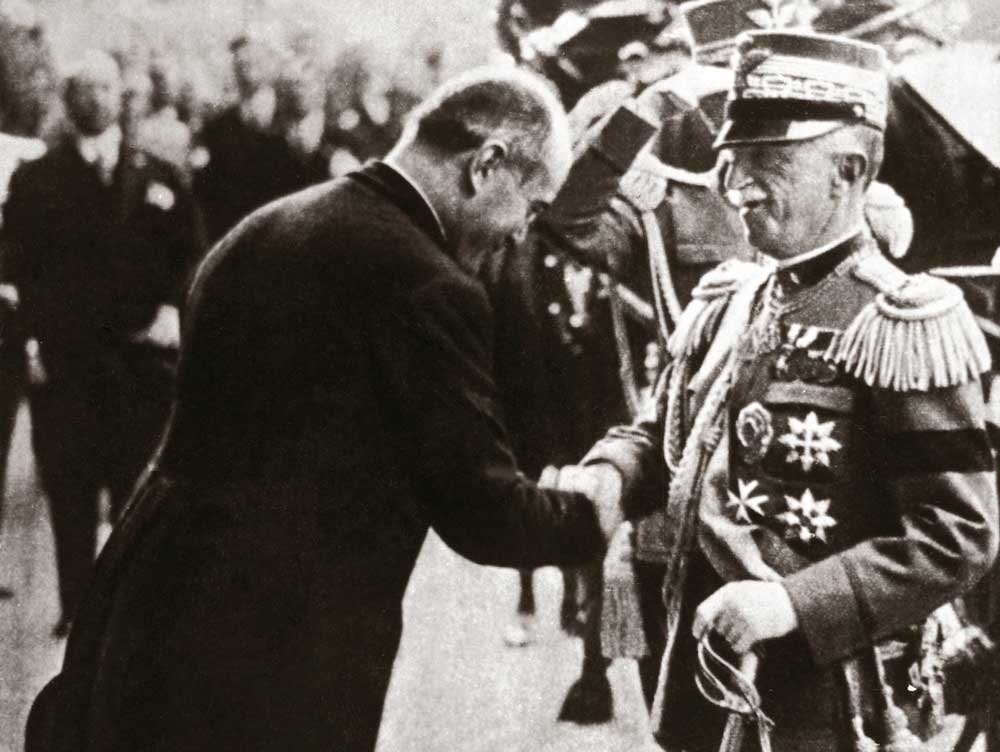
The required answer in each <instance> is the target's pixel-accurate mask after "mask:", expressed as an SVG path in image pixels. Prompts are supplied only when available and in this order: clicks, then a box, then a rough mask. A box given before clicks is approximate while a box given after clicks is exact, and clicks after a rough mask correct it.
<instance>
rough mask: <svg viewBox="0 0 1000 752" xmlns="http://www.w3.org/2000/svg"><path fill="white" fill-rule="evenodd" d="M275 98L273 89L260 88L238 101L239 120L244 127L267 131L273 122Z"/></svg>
mask: <svg viewBox="0 0 1000 752" xmlns="http://www.w3.org/2000/svg"><path fill="white" fill-rule="evenodd" d="M275 104H276V97H275V94H274V89H272V88H271V87H270V86H262V87H260V88H259V89H257V91H255V92H254V93H253V94H251V95H250V96H249V97H248V98H246V99H244V100H242V101H240V104H239V113H240V120H241V121H243V124H244V125H249V126H251V127H254V128H257V129H259V130H267V129H268V128H270V127H271V124H272V122H273V121H274V109H275Z"/></svg>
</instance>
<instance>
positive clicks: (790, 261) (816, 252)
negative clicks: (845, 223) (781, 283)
mask: <svg viewBox="0 0 1000 752" xmlns="http://www.w3.org/2000/svg"><path fill="white" fill-rule="evenodd" d="M861 230H862V228H861V227H855V228H854V229H853V230H851V231H850V232H846V233H844V234H843V235H841V236H839V237H837V238H836V239H834V240H831V241H830V242H829V243H824V244H823V245H821V246H820V247H819V248H813V249H812V250H811V251H806V252H805V253H800V254H799V255H798V256H792V257H791V258H785V259H776V260H775V264H776V265H777V267H778V268H779V269H787V268H788V267H790V266H795V265H796V264H801V263H802V262H803V261H809V260H810V259H814V258H816V257H817V256H822V255H823V254H824V253H826V252H827V251H832V250H833V249H834V248H836V247H837V246H838V245H840V244H841V243H846V242H847V241H848V240H850V239H851V238H853V237H854V236H855V235H857V234H858V233H860V232H861Z"/></svg>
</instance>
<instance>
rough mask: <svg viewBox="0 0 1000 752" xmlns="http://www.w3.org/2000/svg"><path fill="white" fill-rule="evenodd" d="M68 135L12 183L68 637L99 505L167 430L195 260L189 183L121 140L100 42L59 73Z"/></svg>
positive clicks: (62, 626)
mask: <svg viewBox="0 0 1000 752" xmlns="http://www.w3.org/2000/svg"><path fill="white" fill-rule="evenodd" d="M65 106H66V111H67V114H68V116H69V119H70V122H71V124H72V126H73V129H74V130H73V133H72V134H71V136H70V137H68V138H67V139H66V140H65V141H64V142H63V143H60V144H59V145H58V146H56V147H55V148H53V149H52V150H50V151H49V153H48V154H46V155H45V156H44V157H42V158H40V159H38V160H37V161H35V162H31V163H28V164H26V165H24V166H22V167H21V168H20V169H19V170H18V171H17V172H16V173H15V175H14V177H13V180H12V182H11V188H10V196H9V198H8V201H7V205H6V207H5V210H4V232H5V235H6V237H7V238H8V239H9V241H10V242H11V248H10V260H9V263H8V264H6V268H5V270H4V271H5V274H6V276H7V281H8V282H10V283H12V284H13V285H14V286H15V287H16V289H17V290H18V292H19V295H20V308H21V313H22V318H23V326H24V329H25V336H26V337H27V338H28V343H27V349H28V354H29V363H28V368H29V376H30V380H31V386H32V388H31V394H30V396H31V415H32V426H33V433H32V438H33V441H34V449H35V458H36V464H37V468H38V473H39V476H40V478H41V481H42V485H43V487H44V489H45V491H46V494H47V495H48V498H49V503H50V509H51V516H52V527H53V533H54V535H55V542H56V557H57V563H58V571H59V591H60V603H61V606H62V617H61V619H60V620H59V623H58V624H57V625H56V628H55V633H56V634H57V635H59V636H65V634H66V633H67V632H68V629H69V625H70V622H71V620H72V618H73V614H74V612H75V610H76V606H77V603H78V601H79V599H80V597H81V595H82V592H83V589H84V587H85V585H86V582H87V580H88V578H89V575H90V571H91V566H92V562H93V559H94V555H95V548H96V530H97V501H98V494H99V492H100V491H101V489H102V488H106V489H108V491H109V492H110V494H111V504H112V516H113V517H115V516H117V513H118V512H119V511H120V510H121V507H122V505H123V504H124V502H125V500H126V498H127V497H128V494H129V493H130V492H131V490H132V486H133V484H134V482H135V480H136V478H137V477H138V475H139V472H140V471H141V469H142V467H143V465H144V463H145V461H146V459H147V458H148V455H149V453H150V452H151V451H152V449H153V448H154V446H155V444H156V440H157V438H158V436H159V434H160V431H161V429H162V427H163V423H164V421H165V419H166V416H167V411H168V408H169V405H170V397H171V393H172V384H173V370H174V367H175V360H176V354H177V347H178V341H179V336H180V331H179V320H178V304H179V301H180V296H181V293H182V290H183V288H184V285H185V283H186V281H187V278H188V273H189V271H190V269H191V267H192V264H193V263H194V262H195V260H196V259H197V257H198V256H199V252H200V249H201V243H200V239H199V237H200V236H199V230H198V223H197V221H196V218H195V213H194V208H193V205H192V201H191V198H190V196H189V194H188V191H187V190H186V189H185V188H184V187H183V185H182V183H181V181H180V180H179V178H178V177H177V175H176V173H175V172H174V171H173V170H172V169H171V168H170V167H169V165H167V164H166V163H164V162H161V161H160V160H158V159H156V158H155V157H152V156H150V155H148V154H146V153H144V152H142V151H140V150H138V149H135V148H134V147H133V146H132V145H131V144H130V143H128V142H127V141H126V140H124V139H123V136H122V130H121V127H120V125H119V118H120V116H121V114H122V79H121V74H120V72H119V69H118V66H117V64H116V63H115V61H114V60H113V59H112V58H111V57H110V56H109V55H107V54H105V53H103V52H96V51H94V52H90V53H87V54H86V55H85V56H83V58H82V59H81V60H80V62H79V64H78V65H77V66H76V68H75V69H74V70H73V71H72V72H71V73H70V75H69V77H68V78H67V81H66V88H65Z"/></svg>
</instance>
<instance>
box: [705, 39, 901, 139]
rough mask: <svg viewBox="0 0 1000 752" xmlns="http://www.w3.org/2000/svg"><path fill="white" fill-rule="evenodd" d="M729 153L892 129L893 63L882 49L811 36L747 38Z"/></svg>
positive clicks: (739, 50) (736, 81)
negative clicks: (860, 128)
mask: <svg viewBox="0 0 1000 752" xmlns="http://www.w3.org/2000/svg"><path fill="white" fill-rule="evenodd" d="M732 66H733V87H732V89H730V92H729V98H728V101H727V102H726V121H725V123H724V124H723V126H722V131H721V132H720V133H719V137H718V139H717V140H716V142H715V147H716V148H717V149H718V148H722V147H725V146H732V145H738V144H746V143H755V142H765V143H766V142H779V143H780V142H785V141H804V140H806V139H811V138H816V137H817V136H821V135H823V134H825V133H829V132H831V131H833V130H836V129H837V128H839V127H841V126H842V125H845V124H848V123H858V124H864V125H868V126H871V127H872V128H876V129H878V130H880V131H884V130H885V123H886V115H887V112H888V101H889V79H888V63H887V60H886V55H885V51H884V50H882V48H881V47H877V46H876V45H873V44H869V43H867V42H859V41H857V40H854V39H847V38H846V37H836V36H827V35H823V34H813V33H810V32H805V31H757V32H750V33H746V34H742V35H740V37H739V38H738V39H737V43H736V53H735V55H734V56H733V62H732Z"/></svg>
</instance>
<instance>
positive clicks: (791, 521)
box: [562, 32, 997, 752]
mask: <svg viewBox="0 0 1000 752" xmlns="http://www.w3.org/2000/svg"><path fill="white" fill-rule="evenodd" d="M885 66H886V62H885V56H884V53H883V52H882V51H881V50H880V49H879V48H877V47H874V46H871V45H868V44H866V43H862V42H855V41H851V40H845V39H842V38H836V37H825V36H821V35H814V34H808V33H792V32H758V33H753V34H749V35H747V36H745V37H743V38H741V40H740V42H739V45H738V57H737V59H736V61H735V68H734V84H733V87H732V89H731V91H730V95H729V101H728V103H727V108H726V120H725V123H724V125H723V128H722V130H721V133H720V135H719V137H718V139H717V141H716V144H715V146H716V148H717V149H718V150H719V151H720V152H721V155H722V159H723V163H724V164H725V165H726V169H725V172H724V176H723V177H724V187H725V189H726V190H727V196H728V197H729V199H730V200H731V201H732V202H733V203H734V205H735V206H736V207H737V208H738V210H739V216H740V220H741V224H742V226H743V231H744V234H745V237H746V239H747V240H748V242H749V243H750V244H751V245H752V246H753V247H754V248H755V249H756V250H757V251H759V252H760V253H761V254H763V256H765V257H766V258H767V259H768V260H767V263H765V264H763V265H758V264H740V263H738V262H729V263H726V264H723V265H721V266H720V267H718V268H717V269H715V270H713V271H712V272H710V273H709V274H707V275H706V276H705V277H704V278H703V280H702V282H701V284H700V285H699V286H698V288H697V289H696V290H695V293H694V301H693V302H692V303H691V305H689V306H688V307H687V309H686V310H685V312H684V314H683V316H682V317H681V319H680V322H679V325H678V328H677V330H676V332H675V333H674V334H673V336H672V338H671V340H670V346H669V352H670V362H669V364H668V367H667V369H666V370H665V372H664V374H663V375H662V377H661V379H660V384H659V388H658V392H657V395H658V396H657V399H656V401H655V405H654V407H653V409H651V410H650V411H649V413H648V415H647V416H645V417H643V418H642V419H640V420H639V421H637V422H636V423H635V424H633V425H632V426H629V427H623V428H618V429H613V430H612V431H611V432H610V433H609V434H608V436H607V437H606V438H605V439H604V440H603V441H602V442H600V443H599V444H598V445H597V446H596V447H595V448H594V450H593V451H592V452H591V453H590V454H589V456H588V457H587V458H586V459H585V461H584V463H583V466H582V467H573V468H570V469H568V470H564V471H563V472H564V473H565V477H564V478H563V483H562V485H563V486H564V487H573V485H574V484H575V482H576V481H577V480H579V479H580V478H581V477H583V478H585V477H586V474H587V472H588V471H590V470H594V471H597V469H598V468H604V467H605V466H606V464H611V465H612V466H613V467H616V468H617V469H618V470H619V472H620V473H621V474H622V476H623V478H624V486H623V489H624V490H623V494H624V497H625V498H633V497H635V496H637V495H644V494H653V495H654V496H655V495H657V494H664V491H665V489H667V492H666V498H665V515H666V519H667V524H666V525H665V528H664V530H665V538H664V547H665V549H666V550H667V554H668V555H667V557H666V573H667V574H666V580H665V583H664V584H665V588H664V593H665V597H666V609H667V620H666V623H667V632H666V645H667V648H666V651H667V652H666V656H665V659H664V662H663V671H662V672H661V676H660V686H659V689H658V692H657V702H656V704H655V707H654V725H655V728H656V733H657V737H658V739H659V741H660V742H661V743H662V744H664V745H665V747H666V748H667V749H668V750H680V749H684V750H713V751H714V750H716V749H719V747H720V740H722V739H723V737H724V736H725V739H726V740H727V743H728V744H733V743H735V742H734V739H735V736H734V735H736V734H741V733H745V734H749V735H750V736H754V737H757V736H758V734H759V735H760V736H761V737H763V735H766V734H768V733H769V729H770V731H771V733H772V734H773V748H774V749H776V750H811V751H818V752H822V751H824V750H830V751H831V752H833V750H841V749H844V748H845V747H846V748H849V749H867V748H869V747H870V746H871V745H872V744H873V743H874V742H875V741H877V742H878V743H880V744H885V745H892V747H891V748H893V749H919V748H920V746H919V745H920V742H919V740H918V739H916V738H915V737H914V736H913V735H912V734H911V733H910V732H909V731H908V729H907V728H906V724H905V719H904V718H903V714H902V712H901V711H900V710H899V708H898V707H897V706H896V705H895V703H894V702H893V698H892V693H891V691H890V690H889V689H888V688H887V686H886V685H885V682H884V675H885V667H884V665H883V662H882V653H881V652H880V651H879V650H878V649H877V648H875V647H873V645H874V644H877V643H879V642H880V641H883V640H886V639H887V638H890V637H891V636H893V635H894V634H896V633H898V632H899V631H900V630H904V629H906V628H907V627H909V626H910V625H913V624H917V623H919V622H921V621H922V620H923V619H924V618H925V617H926V616H927V615H928V614H929V613H931V612H932V611H933V610H934V609H936V608H937V607H938V606H940V605H942V604H944V603H946V602H948V601H949V600H951V599H953V598H955V597H957V596H958V595H960V594H961V593H962V592H964V591H965V590H966V589H967V588H969V587H970V586H971V585H973V584H974V583H975V582H976V581H977V580H978V579H979V578H980V577H982V575H983V574H984V573H985V572H986V571H987V569H988V568H989V566H990V565H991V563H992V562H993V560H994V558H995V556H996V549H997V499H996V484H995V474H994V467H993V459H992V455H991V451H990V444H989V441H988V438H987V433H986V428H985V421H984V412H985V409H984V405H983V399H982V389H981V386H980V376H981V374H982V373H984V372H985V371H987V370H988V369H989V367H990V358H989V351H988V348H987V345H986V343H985V341H984V340H983V336H982V333H981V332H980V331H979V329H978V328H977V326H976V322H975V319H974V318H973V316H972V314H971V313H970V311H969V309H968V307H967V305H966V304H965V302H964V300H963V298H962V294H961V291H960V290H959V289H957V288H956V287H955V286H953V285H951V284H949V283H947V282H945V281H943V280H940V279H934V278H931V277H927V276H908V275H906V274H904V273H903V272H901V271H900V270H898V269H897V268H895V267H894V266H893V265H892V264H891V263H890V262H889V261H887V260H886V259H885V257H884V256H883V255H882V254H881V253H880V252H879V251H878V248H877V246H876V245H875V243H874V241H873V240H872V238H871V235H870V232H869V231H868V230H867V228H866V226H865V218H864V205H865V199H864V196H865V191H866V188H867V187H868V185H869V184H870V183H871V181H872V180H873V179H874V177H875V175H876V174H877V172H878V167H879V164H880V161H881V153H882V138H883V136H882V134H883V131H884V128H885V123H886V109H887V78H886V71H885ZM664 458H665V459H666V463H664V461H663V460H664ZM602 472H603V470H602ZM661 498H662V497H661ZM737 664H738V665H739V669H737V668H736V666H737ZM758 666H759V668H758ZM754 678H756V687H755V686H754V684H753V681H752V680H753V679H754ZM713 705H717V706H718V707H713ZM748 725H749V726H756V729H752V728H746V726H748ZM852 745H853V746H852ZM729 748H731V747H727V749H729ZM751 748H754V747H751Z"/></svg>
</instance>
